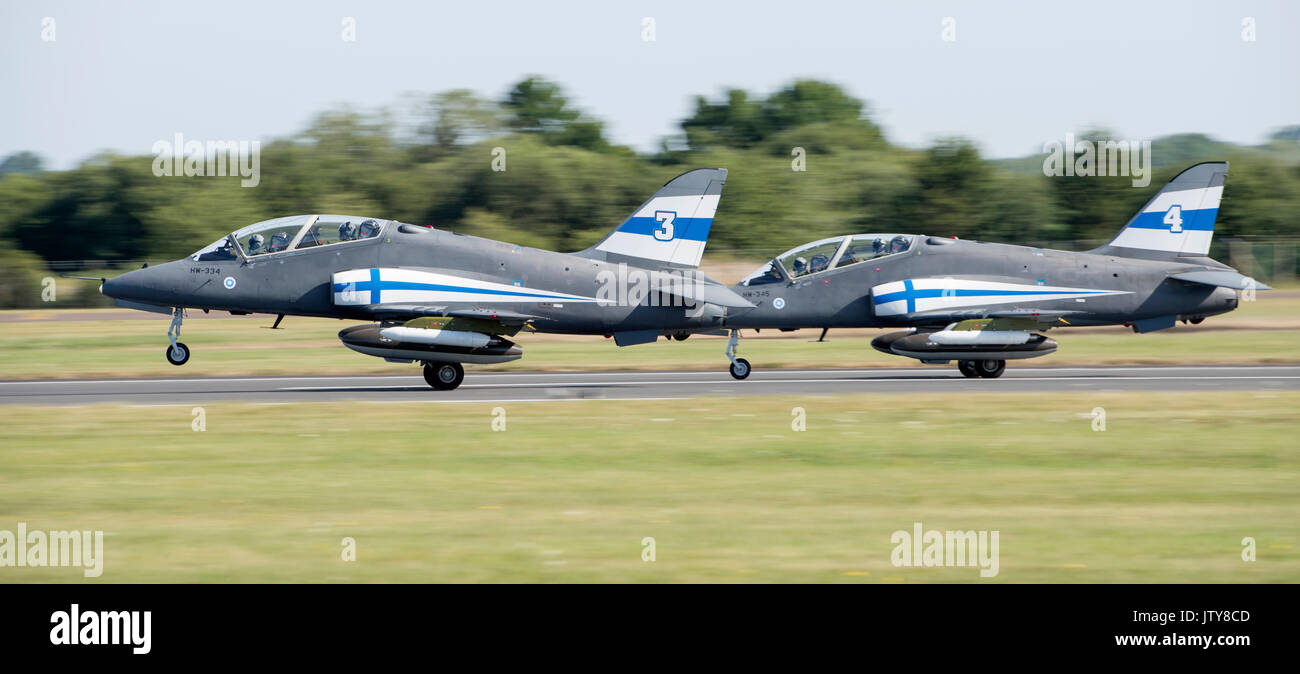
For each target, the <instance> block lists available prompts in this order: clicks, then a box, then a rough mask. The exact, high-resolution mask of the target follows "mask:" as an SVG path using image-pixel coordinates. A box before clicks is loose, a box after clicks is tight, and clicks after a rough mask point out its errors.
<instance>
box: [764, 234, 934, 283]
mask: <svg viewBox="0 0 1300 674" xmlns="http://www.w3.org/2000/svg"><path fill="white" fill-rule="evenodd" d="M916 238H917V237H916V236H913V235H910V234H853V235H850V236H835V237H831V238H829V239H821V240H818V241H813V242H811V243H806V244H804V245H802V246H798V247H796V248H791V249H790V250H788V251H786V252H784V253H781V254H780V255H778V256H776V257H775V258H773V259H772V260H771V261H770V262H768V263H767V264H765V265H763V266H762V267H759V268H758V269H757V270H755V271H754V273H752V274H750V275H749V276H746V277H745V278H744V279H743V280H742V281H741V282H740V283H741V284H742V285H746V286H756V285H763V284H767V283H781V282H783V281H787V280H791V281H794V280H798V279H800V278H803V277H805V276H812V275H814V274H820V273H822V272H825V271H830V270H833V269H840V268H842V267H847V266H850V265H854V264H858V263H859V262H866V261H868V260H875V259H877V258H881V257H886V256H889V255H897V254H899V253H905V252H907V251H908V250H910V249H911V248H912V245H913V244H914V243H915V241H916Z"/></svg>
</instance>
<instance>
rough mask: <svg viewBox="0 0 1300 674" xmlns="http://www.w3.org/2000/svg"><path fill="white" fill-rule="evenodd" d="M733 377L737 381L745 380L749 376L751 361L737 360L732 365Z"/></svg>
mask: <svg viewBox="0 0 1300 674" xmlns="http://www.w3.org/2000/svg"><path fill="white" fill-rule="evenodd" d="M731 376H733V377H735V378H736V379H744V378H745V377H748V376H749V361H747V360H745V359H744V358H737V359H736V360H735V361H733V362H732V363H731Z"/></svg>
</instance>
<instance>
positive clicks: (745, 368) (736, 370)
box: [726, 330, 750, 379]
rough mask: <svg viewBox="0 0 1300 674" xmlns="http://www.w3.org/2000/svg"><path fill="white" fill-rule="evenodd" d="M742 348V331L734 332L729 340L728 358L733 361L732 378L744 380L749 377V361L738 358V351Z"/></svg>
mask: <svg viewBox="0 0 1300 674" xmlns="http://www.w3.org/2000/svg"><path fill="white" fill-rule="evenodd" d="M739 346H740V331H739V330H732V331H731V339H729V340H727V351H726V354H727V358H728V359H729V360H730V361H731V376H733V377H735V378H736V379H744V378H745V377H748V376H749V373H750V368H749V361H747V360H745V359H744V358H737V357H736V349H737V347H739Z"/></svg>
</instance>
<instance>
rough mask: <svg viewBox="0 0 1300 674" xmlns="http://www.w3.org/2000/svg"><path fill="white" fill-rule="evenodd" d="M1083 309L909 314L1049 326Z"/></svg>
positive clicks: (930, 319)
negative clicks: (1011, 321) (1009, 321)
mask: <svg viewBox="0 0 1300 674" xmlns="http://www.w3.org/2000/svg"><path fill="white" fill-rule="evenodd" d="M1082 313H1084V312H1082V311H1063V310H1059V309H991V310H990V309H985V310H963V311H927V312H918V313H914V314H911V315H909V316H907V318H909V319H912V320H914V321H915V322H917V323H918V324H936V325H937V324H940V323H942V324H947V323H953V322H960V321H968V320H971V319H979V318H1004V319H1016V320H1018V321H1020V322H1024V323H1027V324H1037V325H1038V326H1040V327H1044V328H1048V327H1052V326H1054V325H1065V324H1068V322H1069V316H1071V315H1077V314H1082Z"/></svg>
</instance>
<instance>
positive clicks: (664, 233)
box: [654, 211, 677, 241]
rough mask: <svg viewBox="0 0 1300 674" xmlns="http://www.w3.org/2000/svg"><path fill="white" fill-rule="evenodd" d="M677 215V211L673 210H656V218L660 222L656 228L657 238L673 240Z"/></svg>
mask: <svg viewBox="0 0 1300 674" xmlns="http://www.w3.org/2000/svg"><path fill="white" fill-rule="evenodd" d="M676 217H677V213H675V212H673V211H655V220H657V221H658V222H659V226H658V227H656V228H655V230H654V235H655V239H657V240H659V241H672V240H673V219H674V218H676Z"/></svg>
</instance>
